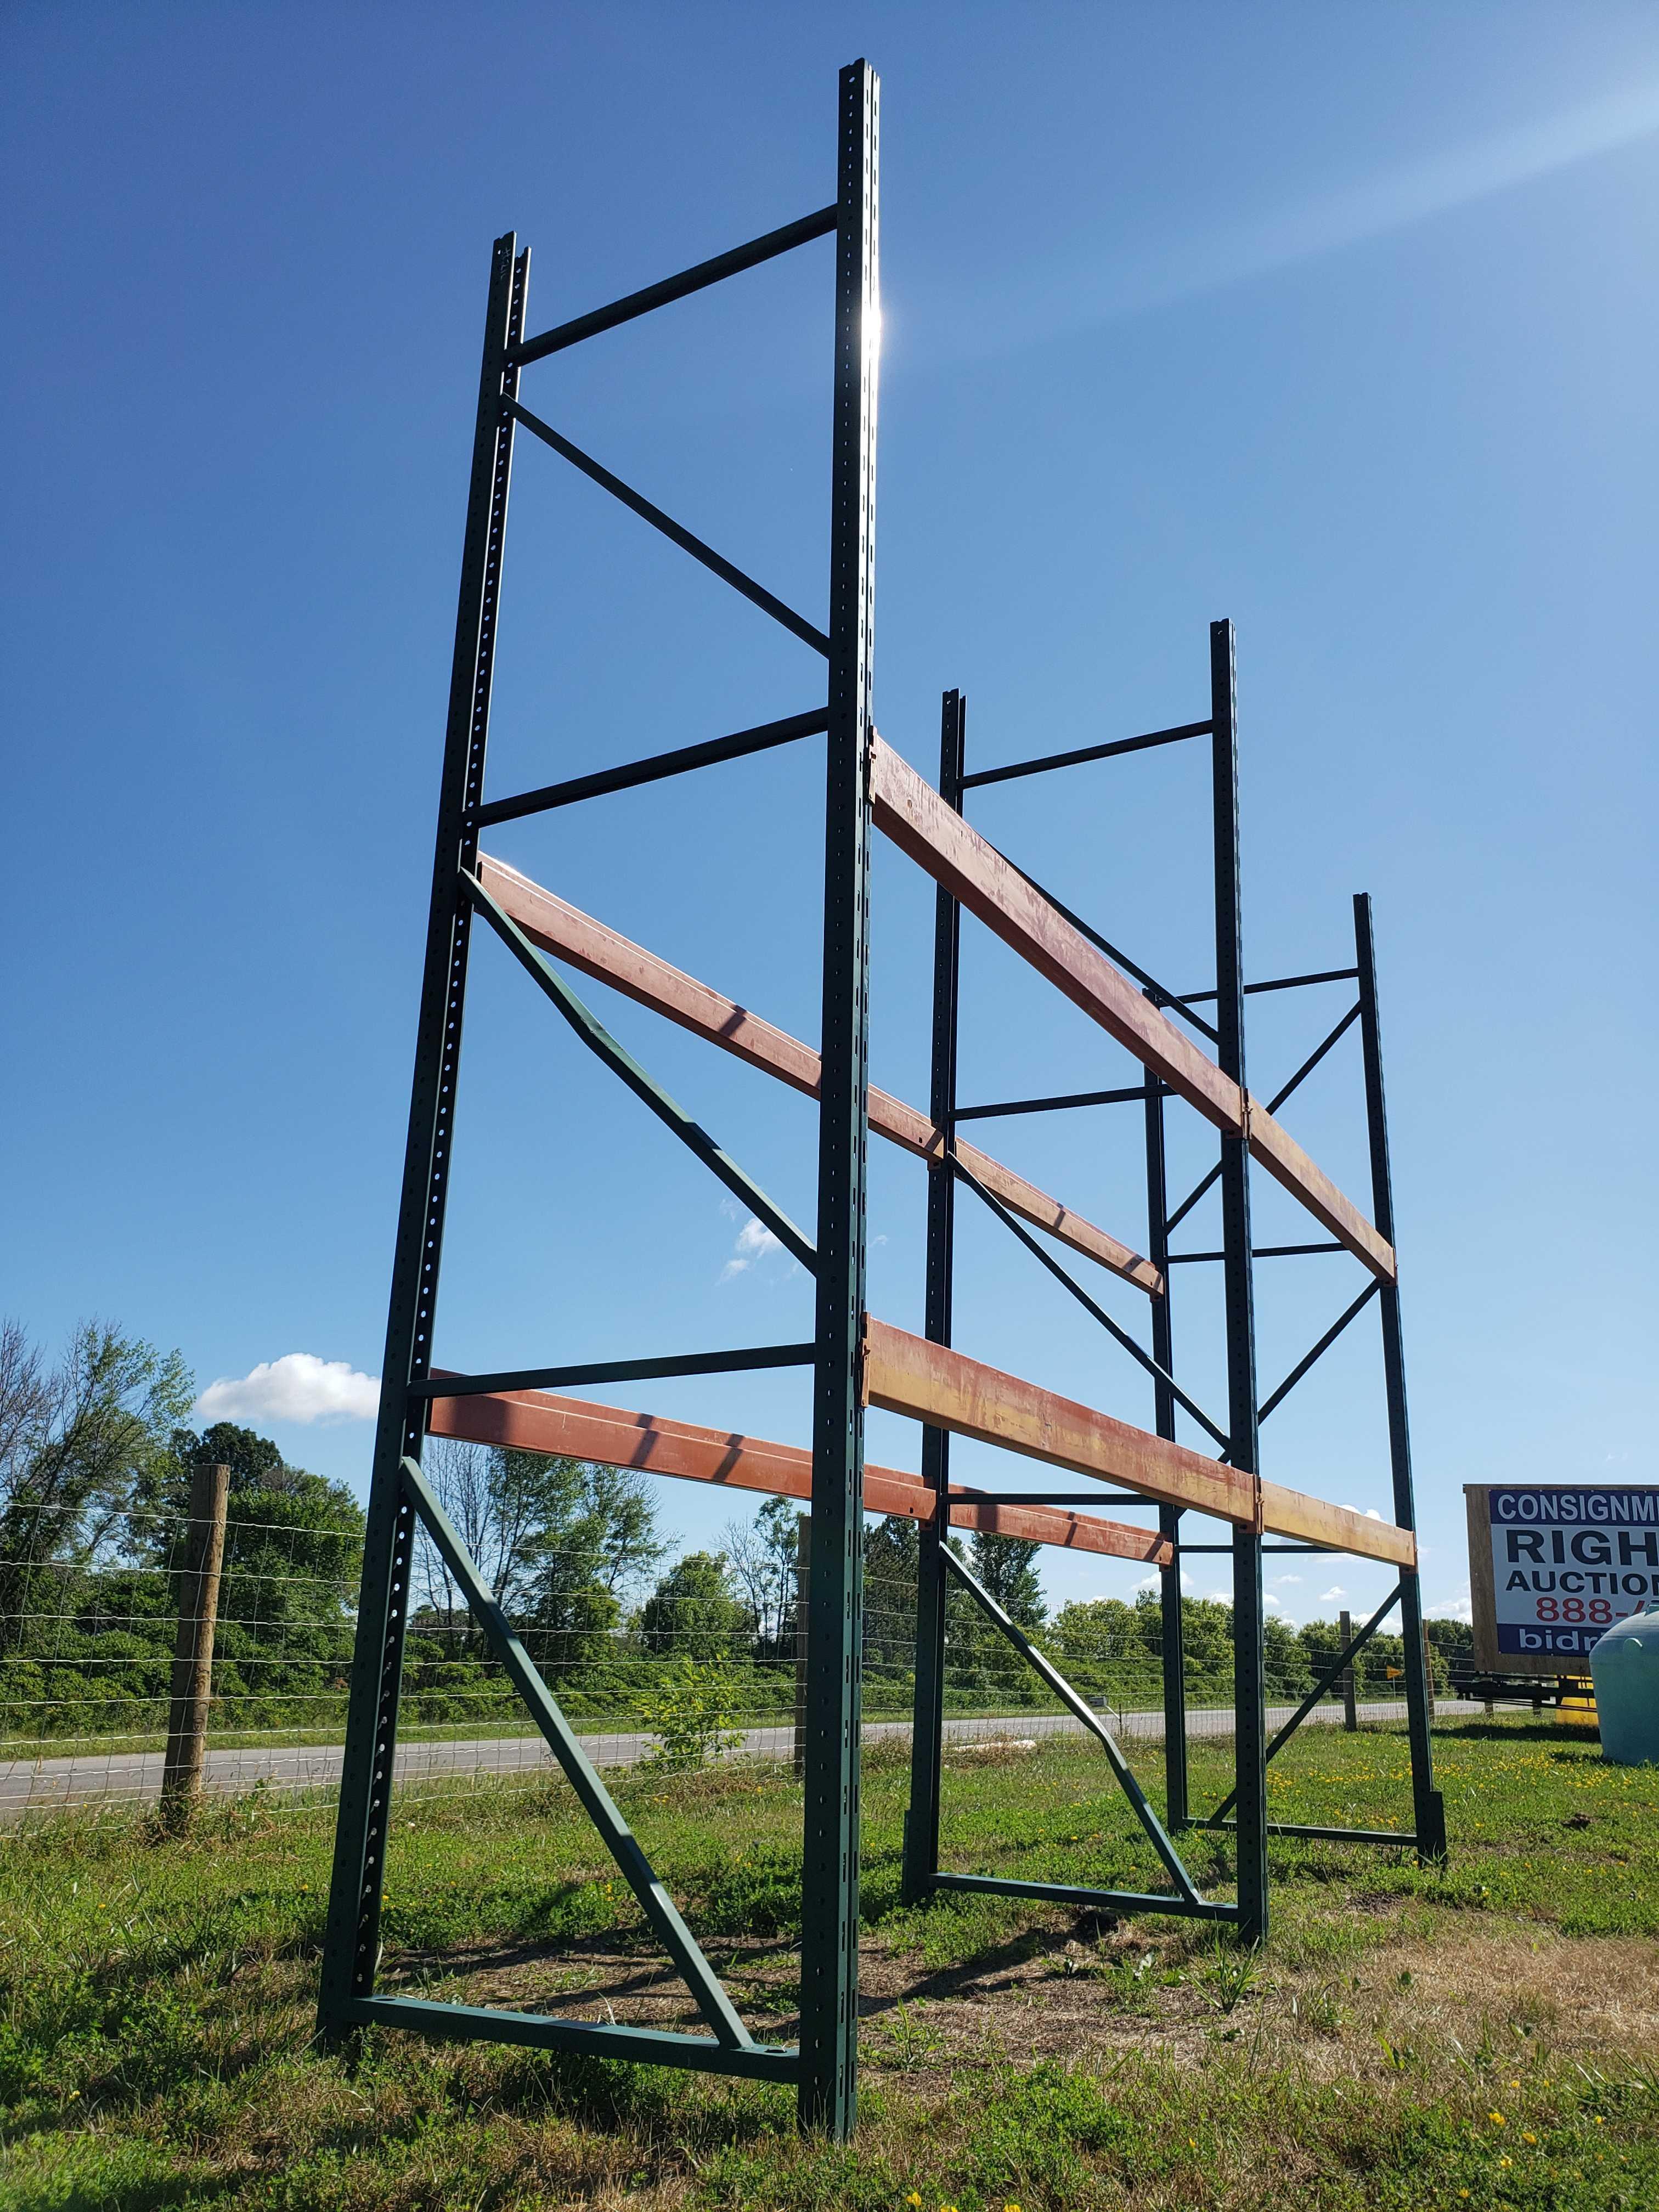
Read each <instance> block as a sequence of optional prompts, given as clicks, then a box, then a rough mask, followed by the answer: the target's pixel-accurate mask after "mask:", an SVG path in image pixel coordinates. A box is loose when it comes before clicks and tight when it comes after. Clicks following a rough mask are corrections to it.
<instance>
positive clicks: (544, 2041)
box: [346, 1997, 800, 2081]
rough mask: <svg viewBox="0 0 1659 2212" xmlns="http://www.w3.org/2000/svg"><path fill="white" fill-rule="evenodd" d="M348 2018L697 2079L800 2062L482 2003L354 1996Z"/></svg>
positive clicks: (750, 2076)
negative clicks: (675, 2070)
mask: <svg viewBox="0 0 1659 2212" xmlns="http://www.w3.org/2000/svg"><path fill="white" fill-rule="evenodd" d="M346 2018H347V2020H348V2021H349V2022H351V2023H353V2024H355V2025H356V2026H359V2027H405V2028H408V2029H410V2030H411V2031H412V2032H413V2033H415V2034H416V2035H424V2036H428V2037H430V2038H432V2039H434V2040H435V2041H440V2042H446V2043H449V2042H454V2043H516V2044H525V2045H529V2046H531V2047H532V2049H538V2050H542V2051H585V2052H586V2054H587V2056H588V2057H591V2058H632V2059H635V2060H638V2061H641V2062H642V2063H647V2064H649V2065H652V2066H689V2067H691V2068H693V2069H696V2071H697V2072H699V2073H702V2074H735V2075H740V2076H741V2077H742V2078H743V2079H744V2080H745V2081H794V2079H795V2078H796V2075H797V2072H798V2070H799V2058H800V2054H799V2051H796V2050H794V2049H793V2047H786V2046H784V2045H781V2044H771V2043H751V2044H747V2045H732V2044H725V2043H716V2042H715V2041H714V2038H713V2037H712V2036H708V2035H677V2034H675V2033H672V2031H671V2030H669V2029H666V2028H660V2027H617V2026H612V2025H611V2024H609V2023H607V2022H605V2021H586V2020H560V2019H558V2018H556V2016H554V2015H550V2014H547V2013H538V2012H493V2011H490V2010H489V2009H488V2008H486V2007H484V2006H482V2005H459V2004H436V2003H434V2002H432V2001H431V2000H430V1999H429V1998H427V1997H355V1998H353V1999H352V2000H351V2002H350V2003H349V2006H348V2007H347V2008H346Z"/></svg>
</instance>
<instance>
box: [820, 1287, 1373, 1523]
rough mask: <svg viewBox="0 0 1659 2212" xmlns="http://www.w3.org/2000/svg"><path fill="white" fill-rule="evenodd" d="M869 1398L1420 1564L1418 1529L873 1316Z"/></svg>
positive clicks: (1157, 1490) (1168, 1500)
mask: <svg viewBox="0 0 1659 2212" xmlns="http://www.w3.org/2000/svg"><path fill="white" fill-rule="evenodd" d="M864 1390H865V1402H866V1405H871V1406H879V1407H882V1409H883V1410H884V1412H886V1413H905V1414H908V1416H909V1417H910V1419H912V1420H917V1421H926V1422H927V1423H928V1424H929V1425H932V1426H933V1427H934V1428H940V1429H948V1430H949V1431H951V1434H952V1435H954V1436H961V1437H976V1438H977V1439H978V1440H979V1441H980V1442H981V1443H993V1444H1001V1445H1002V1446H1004V1447H1005V1449H1007V1450H1009V1451H1015V1452H1020V1453H1023V1454H1024V1456H1025V1457H1027V1458H1028V1459H1040V1460H1044V1461H1046V1462H1048V1465H1049V1466H1051V1467H1063V1468H1069V1469H1070V1470H1071V1471H1072V1472H1073V1473H1074V1474H1088V1475H1094V1476H1096V1477H1097V1478H1099V1479H1102V1480H1109V1481H1112V1482H1118V1483H1121V1484H1122V1485H1123V1486H1124V1488H1125V1489H1126V1490H1134V1491H1139V1492H1140V1493H1141V1495H1142V1496H1143V1497H1146V1498H1157V1499H1158V1501H1159V1502H1160V1503H1161V1504H1168V1505H1182V1506H1188V1507H1191V1508H1192V1509H1194V1510H1196V1511H1198V1512H1200V1513H1209V1514H1212V1515H1214V1516H1216V1517H1217V1518H1218V1519H1219V1520H1223V1521H1231V1522H1235V1523H1237V1525H1238V1526H1239V1527H1241V1528H1255V1529H1257V1530H1258V1531H1261V1530H1262V1529H1270V1530H1272V1532H1273V1534H1275V1535H1278V1536H1291V1537H1295V1538H1297V1540H1298V1541H1302V1542H1304V1543H1310V1544H1328V1545H1329V1546H1330V1547H1331V1548H1332V1550H1333V1551H1338V1552H1350V1553H1353V1554H1355V1556H1357V1557H1358V1558H1360V1559H1385V1560H1387V1561H1388V1562H1389V1564H1390V1565H1396V1566H1405V1567H1410V1566H1414V1565H1416V1563H1417V1544H1416V1540H1415V1538H1414V1537H1413V1534H1412V1532H1411V1531H1410V1529H1409V1528H1396V1527H1395V1524H1394V1522H1391V1521H1374V1520H1372V1518H1371V1517H1370V1515H1369V1514H1365V1513H1356V1512H1355V1511H1354V1510H1352V1507H1350V1506H1346V1505H1332V1504H1328V1503H1327V1501H1326V1500H1325V1499H1323V1498H1308V1497H1305V1496H1304V1494H1303V1493H1302V1492H1300V1491H1296V1490H1285V1489H1282V1488H1281V1487H1280V1486H1279V1484H1277V1483H1273V1482H1261V1483H1259V1482H1257V1481H1256V1480H1255V1477H1254V1476H1252V1475H1249V1474H1240V1473H1239V1471H1238V1469H1237V1468H1231V1467H1224V1466H1223V1465H1222V1463H1221V1462H1220V1461H1218V1460H1213V1459H1206V1457H1205V1455H1203V1454H1202V1453H1201V1452H1195V1451H1188V1449H1187V1448H1186V1446H1185V1445H1184V1444H1177V1443H1170V1442H1169V1441H1168V1440H1167V1439H1166V1438H1165V1437H1155V1436H1152V1435H1151V1434H1150V1433H1149V1432H1148V1431H1146V1430H1145V1429H1137V1428H1134V1427H1133V1426H1132V1425H1130V1424H1129V1423H1128V1422H1127V1421H1117V1420H1114V1419H1112V1417H1111V1416H1110V1414H1109V1413H1097V1412H1096V1410H1095V1408H1094V1407H1092V1406H1084V1405H1079V1403H1078V1401H1076V1400H1075V1399H1072V1398H1062V1397H1060V1395H1059V1394H1058V1393H1057V1392H1055V1391H1053V1390H1044V1389H1040V1388H1039V1387H1038V1385H1037V1384H1036V1383H1027V1382H1025V1381H1024V1380H1023V1379H1022V1378H1021V1377H1020V1376H1018V1375H1006V1374H1004V1373H1003V1371H1002V1370H1001V1369H1000V1368H996V1367H986V1366H982V1365H981V1364H980V1362H979V1361H978V1360H976V1359H967V1358H963V1355H962V1353H961V1352H953V1351H951V1349H950V1348H949V1347H948V1346H945V1345H942V1344H929V1343H928V1342H927V1340H926V1338H924V1337H920V1336H913V1335H911V1334H910V1333H909V1331H908V1329H902V1328H892V1327H891V1326H890V1324H889V1323H888V1322H882V1321H876V1320H874V1319H872V1318H870V1317H867V1316H866V1321H865V1324H864Z"/></svg>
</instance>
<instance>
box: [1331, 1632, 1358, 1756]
mask: <svg viewBox="0 0 1659 2212" xmlns="http://www.w3.org/2000/svg"><path fill="white" fill-rule="evenodd" d="M1336 1632H1337V1634H1338V1635H1339V1636H1340V1638H1341V1639H1342V1649H1343V1650H1345V1651H1346V1650H1347V1648H1348V1646H1349V1644H1351V1643H1352V1641H1353V1619H1352V1615H1351V1614H1349V1613H1343V1614H1341V1615H1340V1618H1339V1620H1338V1622H1337V1631H1336ZM1339 1680H1340V1684H1341V1689H1342V1725H1343V1727H1344V1728H1345V1729H1347V1730H1348V1731H1349V1733H1350V1734H1352V1732H1353V1730H1354V1729H1357V1728H1358V1726H1359V1708H1358V1705H1356V1704H1355V1703H1354V1694H1353V1668H1352V1667H1345V1668H1343V1669H1342V1673H1341V1674H1340V1677H1339Z"/></svg>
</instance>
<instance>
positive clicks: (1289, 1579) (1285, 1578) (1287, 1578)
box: [1273, 1575, 1302, 1589]
mask: <svg viewBox="0 0 1659 2212" xmlns="http://www.w3.org/2000/svg"><path fill="white" fill-rule="evenodd" d="M1301 1579H1302V1577H1301V1576H1300V1575H1275V1576H1274V1577H1273V1580H1274V1582H1275V1583H1278V1585H1279V1589H1285V1588H1286V1587H1287V1586H1288V1585H1289V1584H1290V1583H1299V1582H1300V1581H1301Z"/></svg>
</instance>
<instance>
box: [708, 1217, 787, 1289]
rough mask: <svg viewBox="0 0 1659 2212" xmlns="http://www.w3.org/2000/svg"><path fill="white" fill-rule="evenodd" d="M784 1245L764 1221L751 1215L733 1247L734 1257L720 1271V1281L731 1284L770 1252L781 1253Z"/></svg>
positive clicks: (739, 1232)
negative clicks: (736, 1277) (734, 1278)
mask: <svg viewBox="0 0 1659 2212" xmlns="http://www.w3.org/2000/svg"><path fill="white" fill-rule="evenodd" d="M782 1249H783V1246H782V1244H781V1243H780V1242H779V1240H778V1239H777V1238H776V1237H775V1236H774V1235H773V1234H772V1232H771V1231H770V1230H769V1228H768V1227H767V1226H766V1224H765V1223H764V1222H763V1221H757V1219H756V1218H755V1217H754V1215H753V1214H752V1213H751V1214H750V1217H749V1218H748V1219H747V1220H746V1221H745V1222H744V1225H743V1226H742V1228H741V1229H739V1230H738V1237H737V1242H736V1243H735V1244H733V1246H732V1256H731V1258H730V1259H729V1260H728V1261H726V1265H725V1266H724V1267H722V1268H721V1269H720V1280H721V1282H723V1283H729V1282H730V1281H731V1279H732V1276H733V1275H742V1274H746V1273H748V1271H749V1269H750V1267H753V1266H754V1264H755V1262H756V1261H757V1260H763V1259H765V1257H766V1255H768V1253H769V1252H781V1251H782Z"/></svg>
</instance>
